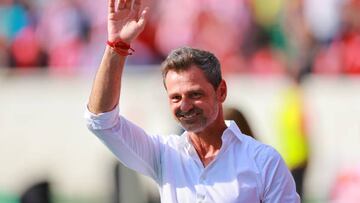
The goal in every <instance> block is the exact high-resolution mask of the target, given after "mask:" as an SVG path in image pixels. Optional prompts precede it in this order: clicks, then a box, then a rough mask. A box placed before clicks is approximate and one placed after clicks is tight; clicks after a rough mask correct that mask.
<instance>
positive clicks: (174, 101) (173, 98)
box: [170, 95, 181, 103]
mask: <svg viewBox="0 0 360 203" xmlns="http://www.w3.org/2000/svg"><path fill="white" fill-rule="evenodd" d="M170 100H171V101H172V102H173V103H176V102H179V101H180V100H181V96H180V95H174V96H171V97H170Z"/></svg>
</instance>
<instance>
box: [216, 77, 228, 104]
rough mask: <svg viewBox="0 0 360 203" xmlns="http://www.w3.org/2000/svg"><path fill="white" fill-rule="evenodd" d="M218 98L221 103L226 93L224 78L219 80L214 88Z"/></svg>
mask: <svg viewBox="0 0 360 203" xmlns="http://www.w3.org/2000/svg"><path fill="white" fill-rule="evenodd" d="M216 94H217V98H218V100H219V101H220V102H221V103H223V102H224V101H225V99H226V95H227V86H226V82H225V80H221V82H220V84H219V87H218V88H217V90H216Z"/></svg>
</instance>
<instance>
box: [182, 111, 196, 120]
mask: <svg viewBox="0 0 360 203" xmlns="http://www.w3.org/2000/svg"><path fill="white" fill-rule="evenodd" d="M198 115H199V113H191V114H185V115H181V116H180V117H179V119H180V120H185V121H186V120H193V119H195V118H196V117H197V116H198Z"/></svg>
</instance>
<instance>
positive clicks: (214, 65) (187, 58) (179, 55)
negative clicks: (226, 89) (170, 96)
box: [161, 47, 222, 90]
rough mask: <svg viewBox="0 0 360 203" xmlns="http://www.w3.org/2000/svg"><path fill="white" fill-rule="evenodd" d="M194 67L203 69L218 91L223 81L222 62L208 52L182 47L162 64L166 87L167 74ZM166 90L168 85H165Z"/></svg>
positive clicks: (174, 51)
mask: <svg viewBox="0 0 360 203" xmlns="http://www.w3.org/2000/svg"><path fill="white" fill-rule="evenodd" d="M192 65H195V66H196V67H197V68H199V69H201V70H202V71H203V73H204V75H205V77H206V79H207V81H208V82H209V83H211V85H212V86H213V87H214V89H215V90H216V89H217V88H218V87H219V85H220V82H221V81H222V76H221V67H220V62H219V60H218V59H217V58H216V56H215V55H214V54H212V53H210V52H208V51H204V50H199V49H194V48H190V47H181V48H178V49H175V50H173V51H172V52H171V53H170V54H169V55H168V57H167V58H166V59H165V61H164V62H163V63H162V65H161V66H162V77H163V82H164V85H165V78H166V75H167V73H168V72H169V71H170V70H172V71H175V72H181V71H184V70H187V69H189V68H190V67H191V66H192ZM165 88H166V85H165Z"/></svg>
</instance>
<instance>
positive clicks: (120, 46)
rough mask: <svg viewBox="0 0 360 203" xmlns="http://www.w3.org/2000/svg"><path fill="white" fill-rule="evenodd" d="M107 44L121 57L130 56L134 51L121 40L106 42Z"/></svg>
mask: <svg viewBox="0 0 360 203" xmlns="http://www.w3.org/2000/svg"><path fill="white" fill-rule="evenodd" d="M107 44H108V45H109V46H110V47H111V48H113V49H114V51H115V52H116V53H118V54H119V55H121V56H128V55H132V54H133V53H134V52H135V50H134V49H133V48H131V47H130V44H128V43H126V42H124V41H122V40H121V39H117V40H115V41H113V42H110V41H107Z"/></svg>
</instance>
